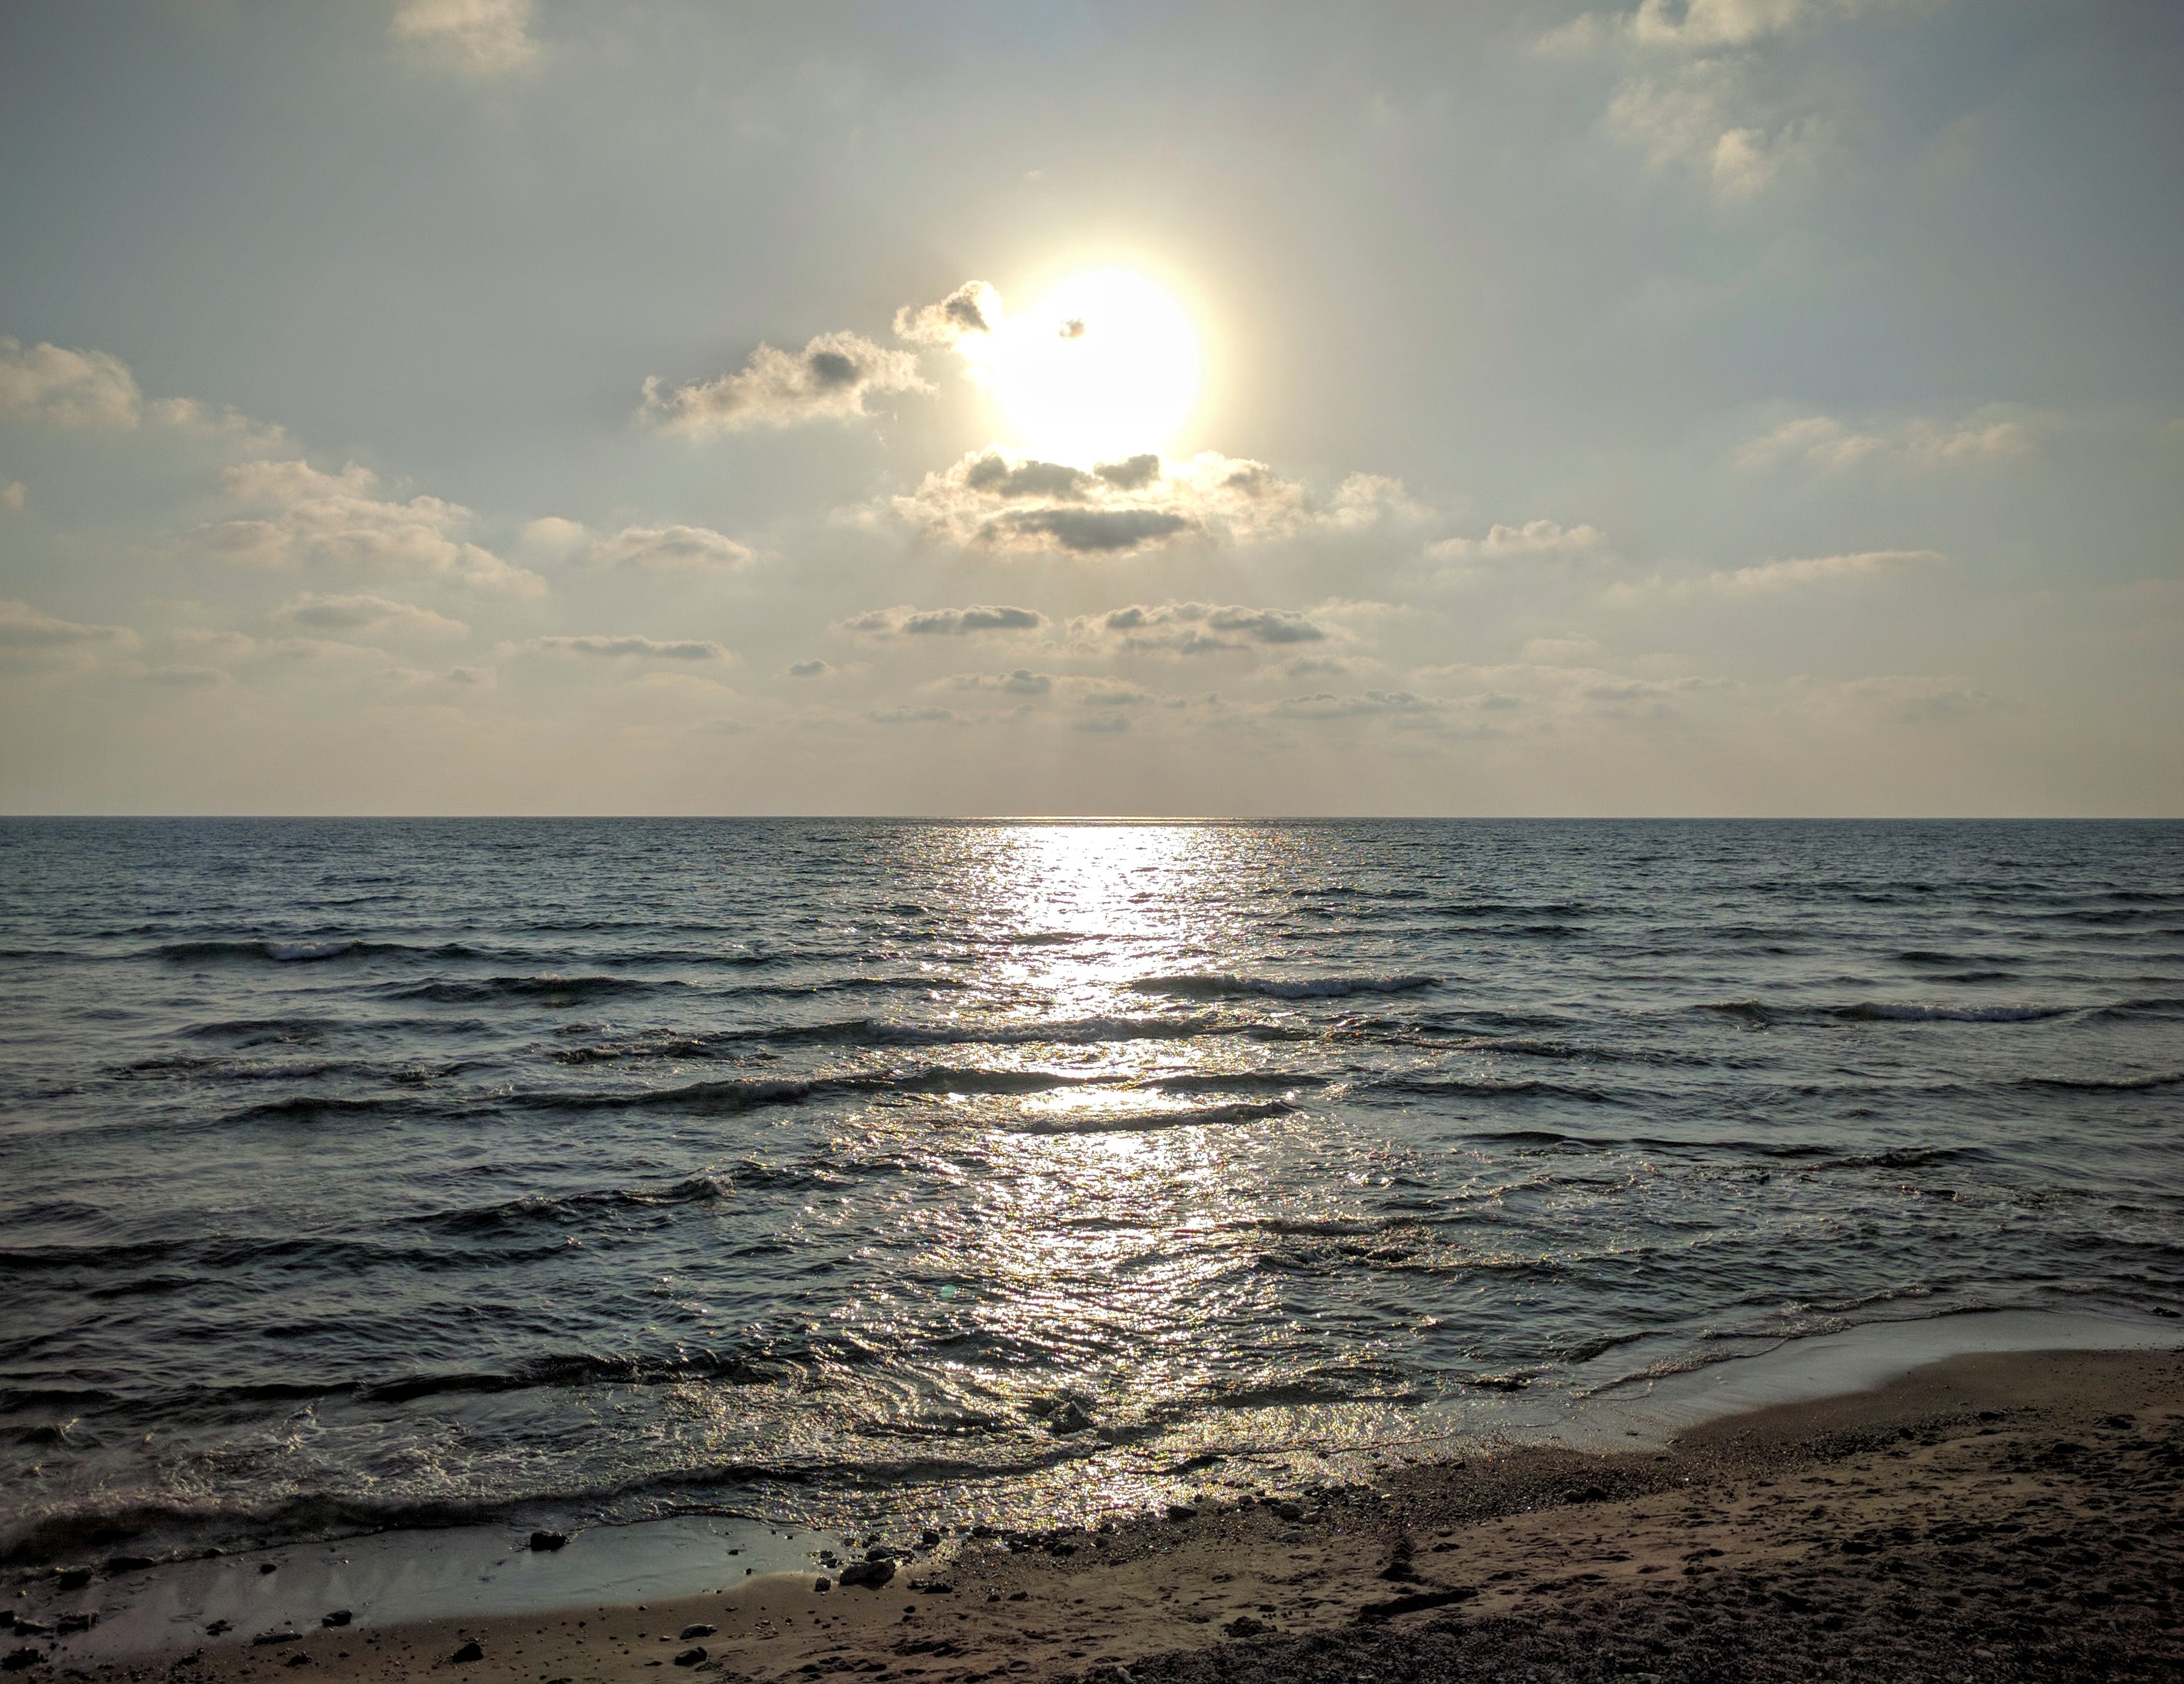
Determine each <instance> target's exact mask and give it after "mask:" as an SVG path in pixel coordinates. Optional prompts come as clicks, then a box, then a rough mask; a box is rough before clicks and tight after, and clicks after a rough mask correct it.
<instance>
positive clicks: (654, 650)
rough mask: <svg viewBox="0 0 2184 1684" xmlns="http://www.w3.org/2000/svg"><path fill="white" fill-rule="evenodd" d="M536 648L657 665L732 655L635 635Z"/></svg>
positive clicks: (543, 643) (687, 641)
mask: <svg viewBox="0 0 2184 1684" xmlns="http://www.w3.org/2000/svg"><path fill="white" fill-rule="evenodd" d="M532 647H533V648H534V649H541V650H554V651H558V652H564V653H567V654H570V655H602V656H607V657H620V656H623V655H641V656H643V657H645V658H647V659H649V660H654V661H725V660H727V655H728V652H727V650H725V649H723V648H722V647H721V645H720V644H716V643H710V642H706V641H703V640H701V639H699V638H671V639H669V640H666V641H664V642H663V641H662V640H660V639H659V638H644V637H639V636H638V635H637V634H635V633H627V634H625V635H623V636H621V637H600V636H599V635H597V634H592V635H588V636H584V637H554V638H538V639H537V640H536V641H535V642H534V643H533V644H532Z"/></svg>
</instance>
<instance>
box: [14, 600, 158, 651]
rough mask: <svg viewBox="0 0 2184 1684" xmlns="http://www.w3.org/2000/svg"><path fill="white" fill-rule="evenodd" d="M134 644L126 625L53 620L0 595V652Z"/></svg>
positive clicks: (86, 648) (134, 637)
mask: <svg viewBox="0 0 2184 1684" xmlns="http://www.w3.org/2000/svg"><path fill="white" fill-rule="evenodd" d="M135 647H136V633H134V632H132V631H131V630H130V629H129V628H128V627H126V626H96V625H83V624H80V623H79V622H75V621H73V620H57V619H55V618H54V617H53V616H52V615H50V614H47V613H45V612H44V611H42V610H39V609H36V608H33V607H31V605H30V604H29V603H27V602H21V601H17V600H14V599H5V598H0V651H5V652H8V653H10V654H23V653H32V652H39V651H55V650H94V649H98V648H114V649H134V648H135Z"/></svg>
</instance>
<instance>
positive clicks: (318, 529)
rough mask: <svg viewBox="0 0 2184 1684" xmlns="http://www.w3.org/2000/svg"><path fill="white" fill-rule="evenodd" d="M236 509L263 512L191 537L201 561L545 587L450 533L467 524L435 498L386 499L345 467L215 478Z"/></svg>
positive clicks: (460, 512) (246, 466) (459, 510)
mask: <svg viewBox="0 0 2184 1684" xmlns="http://www.w3.org/2000/svg"><path fill="white" fill-rule="evenodd" d="M220 486H221V489H222V490H224V491H225V492H226V493H227V495H228V496H229V497H230V498H231V499H233V500H234V501H235V502H237V503H238V504H241V505H244V506H245V507H249V508H255V509H257V510H260V511H261V512H260V513H259V514H257V515H255V516H250V517H248V518H243V519H237V520H231V521H215V522H214V523H212V524H210V525H208V526H203V527H198V529H197V531H196V532H194V533H192V534H191V543H192V545H193V547H195V548H196V549H199V550H201V551H203V552H204V553H206V554H209V555H218V556H220V557H222V558H224V559H226V560H231V561H235V562H238V563H242V564H244V565H248V566H263V567H285V566H292V565H295V564H297V563H298V562H302V561H314V562H319V563H323V564H326V565H329V566H341V567H352V568H356V569H359V570H362V571H365V572H418V573H437V574H444V575H447V576H448V577H454V578H456V579H460V580H461V581H462V582H463V583H466V584H471V585H477V586H482V587H487V588H494V589H500V590H509V591H515V592H521V593H528V594H536V593H537V592H539V591H542V590H543V589H544V588H545V582H544V581H543V580H542V579H541V578H539V577H538V575H537V574H536V573H533V572H530V571H529V570H527V569H526V568H522V567H516V566H510V564H509V563H508V562H506V561H504V560H501V559H500V557H499V556H498V555H494V554H493V552H492V551H491V550H489V549H484V548H482V547H481V546H480V545H477V544H470V543H466V542H465V541H463V540H461V539H460V538H456V537H455V536H454V533H457V532H458V531H460V529H461V528H462V527H464V526H465V525H466V524H467V523H468V522H469V521H470V520H471V511H470V510H467V509H465V508H464V507H463V506H462V505H460V504H456V503H449V502H446V501H444V500H443V499H440V498H437V497H413V498H411V499H409V500H408V501H407V502H400V503H398V502H393V501H391V500H389V499H386V498H383V497H382V496H380V495H379V494H378V492H379V479H378V476H377V475H376V474H374V473H373V472H372V471H370V469H368V468H362V467H359V466H356V465H355V464H354V463H351V464H349V465H348V466H347V467H344V468H343V470H342V471H340V472H339V473H337V474H330V473H325V472H322V471H320V470H318V469H316V468H314V467H312V466H310V464H309V463H308V462H304V461H287V462H276V461H257V462H245V463H241V464H238V465H237V466H234V467H231V468H230V469H228V470H227V471H226V473H224V474H223V475H222V476H221V477H220Z"/></svg>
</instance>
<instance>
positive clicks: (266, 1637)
mask: <svg viewBox="0 0 2184 1684" xmlns="http://www.w3.org/2000/svg"><path fill="white" fill-rule="evenodd" d="M303 1635H304V1634H303V1633H302V1632H300V1631H287V1630H286V1629H284V1628H282V1627H280V1626H276V1627H275V1628H274V1629H273V1630H272V1631H260V1632H259V1634H258V1635H257V1636H256V1637H253V1638H252V1639H251V1640H250V1647H251V1648H253V1649H263V1648H270V1647H271V1646H272V1645H273V1644H275V1643H293V1642H299V1641H300V1640H301V1639H302V1637H303Z"/></svg>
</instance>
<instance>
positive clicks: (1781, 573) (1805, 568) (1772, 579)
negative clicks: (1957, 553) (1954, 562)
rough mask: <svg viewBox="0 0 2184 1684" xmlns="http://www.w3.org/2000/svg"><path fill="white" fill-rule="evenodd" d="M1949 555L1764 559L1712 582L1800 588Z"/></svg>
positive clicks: (1719, 586)
mask: <svg viewBox="0 0 2184 1684" xmlns="http://www.w3.org/2000/svg"><path fill="white" fill-rule="evenodd" d="M1946 559H1947V558H1946V557H1945V556H1943V555H1942V554H1941V552H1940V551H1938V550H1934V549H1869V550H1864V551H1862V552H1860V553H1859V554H1858V555H1815V556H1813V557H1810V558H1808V559H1807V560H1796V561H1764V562H1761V563H1759V564H1758V565H1757V566H1751V567H1739V568H1738V569H1736V572H1723V573H1714V574H1712V575H1710V576H1709V577H1708V583H1709V584H1711V585H1712V586H1713V588H1715V589H1716V590H1724V591H1737V592H1746V591H1778V590H1796V589H1799V588H1802V587H1804V586H1807V585H1825V584H1833V583H1836V582H1838V581H1840V580H1844V579H1862V578H1871V577H1876V576H1878V575H1880V574H1882V573H1894V572H1902V571H1903V569H1905V568H1907V567H1920V566H1931V565H1933V564H1935V563H1936V562H1940V561H1942V560H1946Z"/></svg>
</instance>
